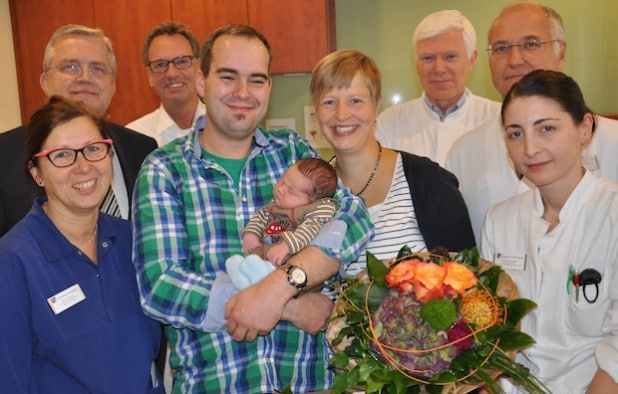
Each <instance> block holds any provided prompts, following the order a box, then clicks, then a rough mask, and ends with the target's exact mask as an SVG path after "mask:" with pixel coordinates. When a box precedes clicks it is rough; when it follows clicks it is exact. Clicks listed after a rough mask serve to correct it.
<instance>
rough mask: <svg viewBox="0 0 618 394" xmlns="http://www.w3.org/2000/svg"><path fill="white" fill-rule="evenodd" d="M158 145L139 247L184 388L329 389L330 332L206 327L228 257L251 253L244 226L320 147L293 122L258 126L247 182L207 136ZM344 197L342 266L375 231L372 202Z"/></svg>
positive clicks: (136, 217)
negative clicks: (235, 333) (240, 335)
mask: <svg viewBox="0 0 618 394" xmlns="http://www.w3.org/2000/svg"><path fill="white" fill-rule="evenodd" d="M204 122H205V119H204V118H202V119H201V120H200V121H199V122H198V124H197V125H196V129H195V131H194V132H193V133H191V134H190V135H189V136H187V137H183V138H179V139H176V140H174V141H173V142H171V143H169V144H167V145H165V146H163V147H161V148H159V149H157V150H156V151H154V152H153V153H152V154H151V155H150V156H149V157H147V159H146V161H145V162H144V164H143V166H142V169H141V171H140V174H139V176H138V180H137V184H136V186H135V193H134V198H133V223H134V247H133V248H134V249H133V260H134V263H135V265H136V269H137V276H138V283H139V289H140V296H141V298H142V305H143V307H144V310H145V312H146V314H148V315H149V316H151V317H153V318H155V319H157V320H159V321H161V322H163V323H165V324H169V325H170V326H168V328H167V330H166V334H167V336H168V339H169V341H170V344H171V346H172V355H171V357H170V363H171V366H172V368H173V369H174V370H175V389H174V391H175V392H177V391H178V390H180V391H181V392H191V393H205V392H238V393H273V392H275V391H280V390H283V389H284V388H285V387H286V386H288V385H291V389H292V391H293V392H295V393H305V392H310V391H318V390H324V389H328V388H329V387H330V386H331V384H332V373H331V371H330V370H329V369H328V362H327V361H328V357H329V355H328V351H327V345H326V342H325V337H324V333H320V334H318V335H316V336H311V335H308V334H306V333H305V332H303V331H301V330H298V329H297V328H295V327H294V326H293V325H292V324H290V323H288V322H280V323H278V324H277V326H276V327H275V328H274V330H273V331H272V332H270V333H269V334H267V335H265V336H258V338H257V339H256V340H255V341H253V342H246V341H243V342H236V341H234V340H233V339H232V337H231V336H230V335H229V334H228V333H227V332H225V331H224V332H216V333H209V332H204V331H201V328H200V327H201V325H202V323H203V321H204V319H205V315H206V308H207V305H208V301H209V294H210V289H211V286H212V283H213V280H214V278H215V275H216V274H217V272H220V271H225V260H226V258H228V257H229V256H231V255H233V254H237V253H242V246H241V233H242V231H243V228H244V226H245V225H246V224H247V222H248V220H249V219H250V217H251V215H252V214H253V213H255V211H256V209H258V208H259V207H262V206H264V205H266V204H267V203H268V202H269V201H270V200H271V199H272V189H273V186H274V184H275V183H276V181H277V179H279V178H280V177H281V175H283V173H284V172H285V170H286V169H287V168H288V167H289V166H290V165H291V164H292V163H293V162H296V161H297V160H299V159H301V158H304V157H315V156H317V154H316V153H315V151H314V150H313V149H312V148H311V147H310V146H309V145H308V142H307V141H305V140H304V139H301V138H299V136H298V135H297V134H296V133H294V132H291V131H289V130H286V131H272V132H268V133H266V132H264V130H263V129H261V127H259V128H257V129H256V131H255V133H254V138H253V143H252V148H251V151H250V153H249V156H248V158H247V161H246V164H245V166H244V168H243V170H242V173H241V176H240V182H239V188H236V187H235V186H234V181H233V180H232V178H231V177H230V175H229V174H228V173H227V172H226V171H225V170H224V169H223V168H222V167H220V166H219V165H217V164H215V163H212V162H209V161H208V160H206V159H205V158H204V157H202V149H201V146H200V144H199V140H198V137H199V134H200V132H201V130H202V129H203V125H204ZM335 198H336V199H337V200H338V201H339V206H340V210H339V212H338V213H337V214H336V215H335V216H334V217H335V218H337V219H341V220H344V221H345V222H346V223H347V225H348V230H347V232H346V236H345V238H344V242H343V245H342V247H341V249H340V250H329V249H323V250H324V252H326V253H327V254H328V255H329V256H331V257H334V258H336V259H337V260H339V261H341V262H342V263H343V264H348V263H350V262H352V261H354V260H356V258H357V257H358V255H359V254H360V253H361V252H362V251H363V250H364V248H365V245H366V243H367V241H368V240H369V238H370V237H371V236H372V234H373V228H372V225H371V222H370V220H369V216H368V214H367V210H366V207H365V205H364V202H363V201H362V200H361V199H360V198H358V197H356V196H353V195H352V194H351V193H350V192H349V190H348V189H345V188H341V187H340V188H339V190H338V191H337V193H336V195H335Z"/></svg>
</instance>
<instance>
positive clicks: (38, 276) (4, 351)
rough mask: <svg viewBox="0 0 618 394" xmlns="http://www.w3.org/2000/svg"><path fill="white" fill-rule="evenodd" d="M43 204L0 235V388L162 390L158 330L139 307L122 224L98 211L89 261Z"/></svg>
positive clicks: (127, 231)
mask: <svg viewBox="0 0 618 394" xmlns="http://www.w3.org/2000/svg"><path fill="white" fill-rule="evenodd" d="M44 202H45V198H38V199H37V200H36V201H35V203H34V206H33V207H32V209H31V210H30V212H29V213H28V215H27V216H26V217H25V218H24V219H23V220H22V221H21V222H19V223H18V224H17V225H16V226H15V227H14V228H13V229H12V230H11V231H10V232H9V233H7V234H6V235H5V236H3V237H2V238H1V239H0V382H1V383H0V385H1V390H2V391H3V392H7V393H42V392H44V393H86V392H88V393H95V392H96V393H151V392H155V393H156V392H163V387H162V385H161V384H159V383H158V381H157V380H156V378H154V385H155V386H157V385H158V387H157V388H153V378H152V377H151V365H152V360H154V359H155V357H156V355H157V351H158V347H159V343H160V336H161V328H160V325H159V323H157V322H155V321H154V320H151V319H150V318H148V317H146V316H145V315H144V313H143V312H142V309H141V306H140V303H139V295H138V291H137V282H136V276H135V269H134V267H133V265H132V264H131V239H132V237H131V224H130V222H128V221H126V220H122V219H117V218H114V217H111V216H109V215H106V214H104V213H100V215H99V220H98V238H97V253H98V265H95V264H94V263H93V262H92V261H91V260H90V259H89V258H88V257H87V256H86V255H85V254H84V253H82V252H81V251H80V250H79V249H78V248H76V247H75V246H73V245H72V244H71V243H69V241H68V240H67V239H66V238H65V237H64V236H63V235H62V234H61V233H60V231H59V230H58V229H57V228H56V227H55V226H54V224H53V223H52V222H51V221H50V220H49V218H48V217H47V215H46V214H45V213H44V212H43V209H42V207H41V206H42V204H43V203H44ZM64 290H67V291H65V292H64V293H61V292H63V291H64ZM82 294H83V295H82ZM63 295H64V297H63ZM52 305H53V308H52ZM63 308H66V309H64V310H63Z"/></svg>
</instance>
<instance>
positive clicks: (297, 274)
mask: <svg viewBox="0 0 618 394" xmlns="http://www.w3.org/2000/svg"><path fill="white" fill-rule="evenodd" d="M290 276H291V277H292V280H293V281H294V282H295V283H296V285H297V286H304V285H305V282H306V281H307V275H306V274H305V271H303V270H302V269H300V268H296V267H294V268H293V269H292V270H290Z"/></svg>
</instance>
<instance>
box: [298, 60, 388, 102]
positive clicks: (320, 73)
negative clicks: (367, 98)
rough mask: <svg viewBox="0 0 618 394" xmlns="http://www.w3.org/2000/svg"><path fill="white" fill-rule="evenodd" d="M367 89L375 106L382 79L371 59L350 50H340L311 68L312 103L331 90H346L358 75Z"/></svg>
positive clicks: (380, 92)
mask: <svg viewBox="0 0 618 394" xmlns="http://www.w3.org/2000/svg"><path fill="white" fill-rule="evenodd" d="M359 73H360V76H361V77H362V78H363V81H364V82H365V85H367V88H369V92H370V94H371V100H372V101H373V103H374V104H376V105H377V103H378V101H379V100H380V97H382V77H381V74H380V70H379V69H378V66H377V64H376V62H375V60H373V59H372V58H371V57H369V56H367V55H365V54H363V53H361V52H359V51H351V50H341V51H335V52H332V53H329V54H328V55H326V56H324V57H323V58H322V59H321V60H320V61H319V62H318V63H317V64H316V65H315V67H314V68H313V72H312V75H311V83H310V85H309V91H310V93H311V98H312V100H313V102H314V103H317V102H318V101H319V100H320V99H321V98H322V97H323V96H324V95H325V94H326V92H328V91H330V90H332V89H341V88H348V87H350V85H351V84H352V80H353V79H354V77H355V76H356V74H359Z"/></svg>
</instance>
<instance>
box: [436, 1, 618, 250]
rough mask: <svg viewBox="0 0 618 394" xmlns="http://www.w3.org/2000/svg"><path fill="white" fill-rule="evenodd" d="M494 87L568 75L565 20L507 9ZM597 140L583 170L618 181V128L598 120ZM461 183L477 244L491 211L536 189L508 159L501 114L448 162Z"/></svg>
mask: <svg viewBox="0 0 618 394" xmlns="http://www.w3.org/2000/svg"><path fill="white" fill-rule="evenodd" d="M488 41H489V46H488V48H487V51H488V54H489V68H490V71H491V77H492V81H493V84H494V86H495V88H496V90H498V92H499V93H500V94H501V95H502V97H504V96H505V95H506V94H507V92H508V91H509V89H510V88H511V86H513V84H515V82H517V81H519V80H520V79H521V78H523V77H524V76H525V75H526V74H528V73H529V72H531V71H533V70H537V69H545V70H556V71H560V70H562V68H563V66H564V62H565V56H566V47H567V44H566V41H565V40H564V25H563V22H562V17H561V16H560V15H559V14H558V13H557V12H556V11H555V10H553V9H552V8H550V7H546V6H544V5H541V4H538V3H531V2H521V3H516V4H511V5H508V6H506V7H505V8H503V9H502V11H501V13H500V14H499V15H498V17H497V18H496V19H495V20H494V22H493V23H492V25H491V26H490V29H489V34H488ZM595 121H596V123H597V126H596V131H595V134H594V137H593V138H592V141H591V142H590V143H589V145H588V146H587V147H586V148H585V149H584V152H583V165H584V166H585V167H586V169H587V170H588V171H591V172H592V173H593V174H594V175H596V176H600V177H604V178H609V179H612V180H614V181H618V159H617V158H616V157H617V155H616V152H618V122H617V121H615V120H612V119H608V118H604V117H601V116H597V117H596V119H595ZM445 166H446V168H447V169H448V170H450V171H451V172H453V173H454V174H455V175H456V176H457V178H458V179H459V188H460V190H461V193H462V195H463V197H464V200H465V201H466V205H467V206H468V212H469V214H470V220H471V221H472V227H473V230H474V236H475V237H476V242H477V244H480V238H481V231H482V228H483V220H484V218H485V213H486V212H487V209H489V207H490V206H491V205H494V204H496V203H499V202H501V201H503V200H505V199H506V198H508V197H511V196H513V195H516V194H518V193H522V192H524V191H526V190H528V189H529V188H530V186H531V185H530V184H529V183H528V180H527V179H526V178H522V177H521V176H520V175H519V174H517V172H516V171H515V168H514V166H513V164H512V163H511V161H510V160H509V158H508V154H507V151H506V145H505V143H504V137H503V129H502V121H501V118H500V110H499V109H498V110H497V111H496V112H495V113H494V114H493V116H492V117H491V118H490V120H488V121H487V122H486V123H484V124H482V125H480V126H478V127H477V128H475V129H474V130H472V131H470V132H469V133H467V134H465V135H464V136H462V137H460V138H459V139H458V140H457V141H456V142H455V144H454V145H453V147H452V148H451V150H450V152H449V153H448V155H447V158H446V164H445Z"/></svg>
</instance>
